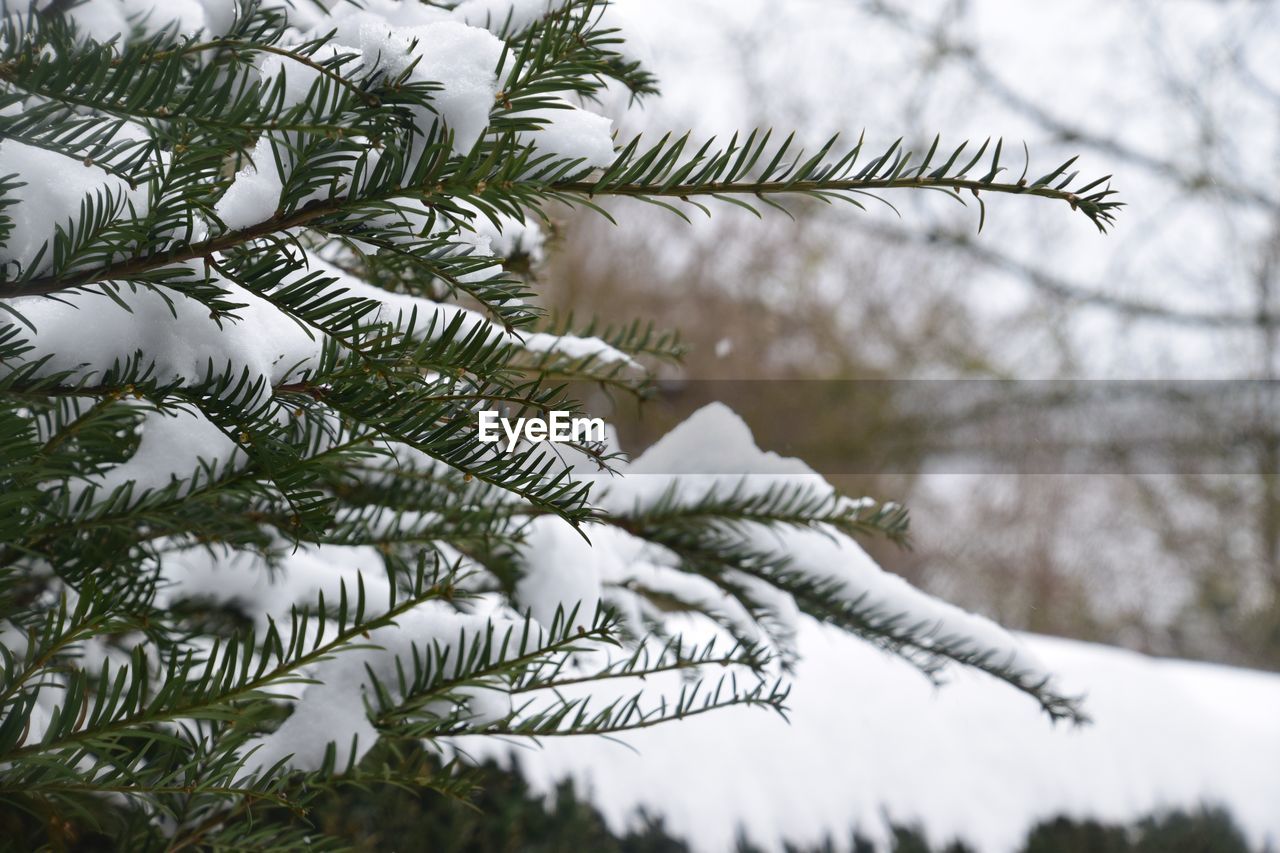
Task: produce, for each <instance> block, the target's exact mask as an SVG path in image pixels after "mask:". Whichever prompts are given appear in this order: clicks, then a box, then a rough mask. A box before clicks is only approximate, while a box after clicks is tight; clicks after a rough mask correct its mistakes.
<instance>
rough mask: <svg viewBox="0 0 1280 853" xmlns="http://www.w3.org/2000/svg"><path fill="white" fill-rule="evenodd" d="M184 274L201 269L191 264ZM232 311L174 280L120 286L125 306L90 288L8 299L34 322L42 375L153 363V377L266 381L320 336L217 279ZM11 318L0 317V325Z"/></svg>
mask: <svg viewBox="0 0 1280 853" xmlns="http://www.w3.org/2000/svg"><path fill="white" fill-rule="evenodd" d="M190 275H192V276H195V277H199V276H201V275H203V271H202V270H200V269H199V268H198V267H197V266H196V265H195V264H192V265H190ZM218 286H219V287H220V288H222V289H223V290H224V291H225V293H226V295H227V298H228V300H229V301H230V302H233V303H236V304H239V305H241V306H242V307H239V308H237V309H236V311H235V313H236V317H238V319H236V318H235V317H229V316H223V317H222V318H221V319H220V320H217V319H214V317H213V316H211V314H210V311H209V308H208V306H206V305H205V304H204V303H202V302H200V301H198V300H196V299H194V298H192V297H190V296H186V295H184V294H183V293H182V292H181V289H180V288H181V279H179V280H178V281H177V282H175V283H174V284H172V285H168V286H166V287H164V288H163V292H161V291H160V290H159V289H152V288H146V287H142V286H130V285H120V289H121V291H122V293H121V296H122V298H123V299H124V300H125V301H126V302H127V303H128V304H129V308H130V310H125V309H124V308H122V307H121V306H120V305H118V304H116V303H115V302H114V301H112V300H111V299H110V298H108V297H107V296H106V295H105V294H103V293H101V292H99V291H97V290H82V291H74V292H64V293H62V294H60V298H59V299H56V300H55V299H48V298H46V297H42V296H29V297H23V298H20V299H16V300H14V301H13V303H12V304H13V307H14V308H16V309H17V310H18V311H19V312H20V313H21V314H22V315H23V316H24V317H25V318H26V319H27V320H28V321H30V323H31V324H32V325H33V326H34V327H35V329H36V331H35V332H34V333H27V335H28V337H29V338H30V343H31V345H32V348H33V349H32V351H31V352H30V353H28V354H27V355H26V356H25V358H26V359H27V360H30V361H34V360H36V359H38V358H40V357H43V356H48V357H49V361H48V362H47V363H46V364H45V365H44V366H43V368H42V371H43V372H44V373H45V374H51V373H57V372H60V371H63V370H69V371H71V373H72V379H73V380H81V379H83V380H84V381H86V382H89V383H92V382H94V381H96V380H97V379H98V378H100V377H101V375H102V372H103V371H104V370H106V369H108V368H110V367H112V366H113V365H121V366H123V365H125V364H126V363H129V362H131V361H132V362H135V363H136V362H140V363H142V364H143V365H154V372H153V374H152V375H153V376H154V377H155V378H156V379H158V380H159V381H161V382H169V381H176V380H181V381H183V382H186V383H189V384H191V383H198V382H201V381H203V380H204V379H205V378H207V377H208V376H209V374H210V371H212V374H213V376H215V377H216V376H219V375H221V374H222V373H224V372H225V371H226V370H228V369H230V370H232V371H234V372H235V373H236V374H240V373H241V372H242V371H247V372H248V374H249V378H250V381H251V382H253V381H259V380H260V381H262V383H263V384H264V386H265V388H266V390H267V391H268V392H269V389H270V387H271V386H272V385H276V384H279V383H281V382H285V381H288V380H289V379H292V378H295V377H298V376H300V375H301V373H302V372H303V371H304V370H306V369H307V368H309V367H312V366H314V364H315V363H316V361H317V360H318V359H319V355H320V349H321V341H320V340H319V338H318V337H316V336H312V335H309V334H308V333H307V332H306V331H305V330H304V329H302V328H301V327H300V326H299V325H298V324H297V323H295V322H294V321H293V320H292V319H290V318H289V317H288V316H287V315H286V314H284V313H283V312H282V311H280V309H278V308H276V307H275V306H274V305H272V304H271V303H270V302H268V301H267V300H265V299H263V298H262V297H260V296H257V295H255V294H253V293H250V292H249V291H247V290H245V289H244V288H242V287H240V286H239V285H237V284H235V283H233V282H229V281H221V280H220V281H218ZM13 322H16V321H14V320H12V319H8V318H6V319H5V320H2V321H0V323H3V324H6V325H7V324H10V323H13Z"/></svg>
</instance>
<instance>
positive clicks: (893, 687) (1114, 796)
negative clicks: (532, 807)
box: [463, 620, 1280, 853]
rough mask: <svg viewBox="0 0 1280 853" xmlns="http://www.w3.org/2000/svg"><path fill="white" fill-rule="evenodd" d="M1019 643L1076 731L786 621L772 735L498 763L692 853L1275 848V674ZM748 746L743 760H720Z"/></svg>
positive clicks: (699, 735) (700, 730)
mask: <svg viewBox="0 0 1280 853" xmlns="http://www.w3.org/2000/svg"><path fill="white" fill-rule="evenodd" d="M1019 640H1020V641H1021V642H1022V643H1023V644H1024V645H1025V646H1026V647H1027V648H1028V649H1029V650H1031V651H1032V652H1034V653H1035V654H1036V655H1037V656H1038V657H1040V658H1041V659H1042V660H1043V661H1044V662H1045V663H1046V664H1047V665H1048V666H1049V667H1051V668H1052V669H1053V671H1054V673H1055V674H1056V676H1057V677H1058V678H1059V679H1061V681H1062V683H1064V684H1066V685H1069V686H1070V687H1072V688H1074V689H1079V690H1087V691H1088V693H1089V708H1090V710H1091V711H1092V712H1093V715H1094V722H1093V724H1092V725H1089V726H1084V727H1081V728H1070V729H1066V728H1063V727H1062V726H1053V725H1051V724H1050V723H1049V722H1048V721H1047V720H1045V719H1044V716H1043V715H1042V714H1039V713H1038V712H1037V709H1036V707H1035V704H1034V703H1032V702H1028V701H1027V700H1026V699H1025V697H1022V696H1020V695H1018V694H1017V693H1013V692H1012V691H1008V690H993V689H991V683H990V679H988V678H986V677H985V676H982V675H980V674H974V673H969V672H964V671H961V672H957V673H956V675H955V678H953V679H951V681H950V682H949V683H948V684H947V685H946V686H945V687H944V688H942V689H941V690H935V689H933V688H932V687H930V685H929V684H928V683H927V682H926V681H924V680H923V679H921V678H920V677H919V675H918V674H917V673H915V672H913V671H912V669H911V667H909V666H906V665H904V664H903V663H902V662H901V661H897V660H894V659H892V658H889V657H886V656H884V655H878V654H876V653H875V652H874V650H871V649H869V648H868V647H867V646H866V644H864V643H860V642H858V641H857V639H856V638H853V637H849V636H847V635H845V634H843V632H840V631H837V630H835V629H833V628H826V627H822V626H819V625H816V624H814V623H813V622H811V621H808V620H806V621H804V622H802V623H801V630H800V635H799V638H798V640H797V645H798V649H799V654H800V661H799V664H798V666H797V669H796V673H795V679H794V680H795V687H794V688H793V689H792V691H791V695H790V697H789V699H788V704H789V705H790V712H789V714H788V721H785V722H784V721H782V720H778V719H776V718H773V717H770V716H766V715H763V714H753V713H751V712H750V711H738V710H736V709H729V710H726V711H725V712H724V713H723V714H717V715H715V716H714V717H711V718H707V719H701V720H690V721H688V723H686V724H684V725H680V726H672V727H668V728H662V729H658V730H654V731H646V732H637V733H635V734H633V735H630V736H628V738H627V745H626V746H623V745H620V744H617V743H610V742H607V741H595V740H591V741H581V740H579V741H573V742H572V743H552V744H548V745H547V746H546V747H545V748H543V749H538V750H530V749H516V750H513V751H511V752H510V753H506V752H504V751H502V750H498V749H495V748H494V746H493V745H492V744H482V743H478V742H465V743H464V744H463V746H464V747H465V748H467V749H474V750H476V751H477V752H479V753H480V754H493V755H495V756H498V757H501V758H502V759H503V760H510V759H512V758H514V759H515V760H516V761H518V762H519V763H520V766H521V769H522V771H523V773H524V774H525V776H526V777H527V778H528V779H530V781H531V782H533V783H534V785H535V786H536V788H538V789H539V790H540V791H543V792H546V793H550V792H551V791H552V790H553V789H554V786H555V783H557V782H559V781H560V780H562V779H564V778H566V777H572V778H574V779H575V780H576V781H577V782H578V783H579V790H584V791H590V792H591V800H592V803H593V804H594V805H595V806H596V807H597V808H599V809H600V810H601V812H603V814H604V816H605V818H606V819H607V820H608V822H609V825H610V827H611V828H612V829H613V830H614V831H615V832H619V833H621V832H624V831H625V830H627V829H629V828H635V826H636V824H638V823H639V816H640V814H641V813H642V811H643V813H644V814H648V815H649V816H650V817H651V818H652V817H660V818H662V820H663V824H664V826H665V828H666V830H667V832H668V833H670V834H671V835H672V836H674V837H676V838H679V839H681V840H684V841H687V842H688V843H689V844H690V846H691V847H692V848H693V849H694V850H697V851H699V853H718V851H721V850H727V849H732V848H733V844H734V841H735V839H736V837H737V834H738V833H739V832H741V833H742V834H743V835H745V836H746V837H747V838H748V839H750V841H751V842H752V844H753V846H754V847H755V848H757V849H761V850H769V851H773V850H783V849H787V848H786V846H785V845H787V844H791V845H793V847H792V848H790V849H795V848H796V847H799V848H802V849H806V848H809V849H811V848H814V847H818V846H819V845H821V844H822V843H823V841H824V840H834V841H835V842H836V849H837V850H839V849H846V848H844V847H843V846H842V844H843V843H845V842H846V840H847V839H848V838H849V837H850V835H851V834H852V831H853V830H854V829H856V830H857V831H858V833H859V834H860V835H862V836H863V837H864V838H866V839H868V840H871V841H874V842H875V843H876V844H877V849H881V850H888V849H893V844H892V839H893V835H892V827H894V826H910V827H916V828H918V829H919V830H921V831H922V832H923V834H924V835H925V837H926V838H927V839H928V840H929V842H930V843H931V845H932V849H935V850H941V849H945V848H946V846H947V845H949V844H951V843H952V842H954V841H957V840H958V841H962V842H964V843H965V844H966V845H967V846H968V847H969V848H970V849H973V850H979V851H982V853H1014V851H1020V850H1025V849H1026V846H1025V845H1026V841H1027V833H1028V831H1029V830H1030V829H1031V828H1032V827H1034V826H1035V825H1036V824H1038V823H1040V822H1042V821H1052V820H1056V819H1058V818H1062V817H1067V818H1070V819H1074V820H1079V821H1085V820H1094V821H1098V822H1101V823H1103V824H1107V825H1131V824H1134V823H1136V822H1138V821H1140V820H1143V819H1145V818H1148V817H1151V816H1159V815H1161V814H1162V813H1164V812H1166V811H1170V810H1176V809H1181V810H1185V811H1188V812H1194V811H1197V810H1198V809H1200V808H1202V807H1214V808H1222V809H1225V810H1227V812H1228V813H1229V814H1230V815H1231V818H1232V820H1234V821H1235V822H1236V824H1237V825H1238V826H1239V827H1240V829H1241V830H1242V831H1243V832H1244V834H1245V836H1246V838H1247V839H1248V842H1249V845H1250V849H1255V850H1274V849H1276V846H1277V844H1280V810H1277V809H1276V807H1275V804H1276V803H1277V802H1280V762H1276V761H1275V757H1276V755H1278V754H1280V719H1277V716H1276V714H1275V713H1274V712H1275V709H1276V707H1278V706H1280V676H1277V675H1276V674H1274V673H1264V672H1256V671H1251V670H1244V669H1234V668H1231V667H1224V666H1214V665H1210V664H1203V663H1193V662H1190V661H1182V660H1165V659H1158V658H1149V657H1145V656H1143V655H1138V654H1134V653H1132V652H1128V651H1124V650H1121V649H1115V648H1109V647H1106V646H1098V645H1092V644H1088V643H1079V642H1072V641H1069V640H1062V639H1058V638H1051V637H1042V636H1037V635H1032V634H1026V635H1019ZM741 743H750V744H752V745H753V746H752V748H751V749H748V750H744V749H739V748H737V745H738V744H741Z"/></svg>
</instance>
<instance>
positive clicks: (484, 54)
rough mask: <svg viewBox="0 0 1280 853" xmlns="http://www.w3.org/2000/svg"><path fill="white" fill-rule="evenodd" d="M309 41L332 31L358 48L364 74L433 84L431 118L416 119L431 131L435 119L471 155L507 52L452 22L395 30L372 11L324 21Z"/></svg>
mask: <svg viewBox="0 0 1280 853" xmlns="http://www.w3.org/2000/svg"><path fill="white" fill-rule="evenodd" d="M319 29H323V30H324V32H319V31H317V32H314V33H312V36H313V37H318V36H321V35H325V34H327V32H328V31H329V30H336V39H337V41H339V42H341V43H344V44H352V45H358V46H359V48H360V51H361V53H362V56H363V63H364V70H365V71H366V72H367V73H370V74H372V73H382V74H385V75H387V76H390V77H398V76H399V75H401V74H403V73H404V72H405V71H406V70H409V69H410V68H412V71H411V72H410V75H409V76H410V79H411V80H414V81H420V82H428V83H435V84H437V85H438V86H439V87H440V89H439V91H437V92H434V93H433V94H432V96H431V102H432V108H433V112H432V113H428V114H425V115H421V116H419V118H418V120H419V123H421V124H423V125H430V124H431V123H432V122H433V121H435V120H436V119H437V117H438V118H439V119H441V120H443V121H444V123H445V125H446V126H447V127H448V128H450V129H451V130H452V131H453V147H454V150H455V151H456V152H458V153H459V154H462V153H465V152H467V151H469V150H471V147H472V146H473V145H475V143H476V141H477V140H478V139H479V138H480V134H482V133H483V132H484V130H485V128H487V127H488V126H489V112H490V110H492V109H493V104H494V98H495V96H496V95H497V94H498V74H497V69H498V61H499V60H500V59H501V58H502V54H503V51H505V50H506V46H505V45H504V43H503V42H502V40H501V39H499V38H497V37H496V36H494V35H493V34H492V33H490V32H489V31H488V30H485V29H481V28H479V27H471V26H467V25H466V24H464V23H460V22H458V21H452V20H441V21H436V22H434V23H427V24H424V25H420V26H396V25H394V24H392V23H390V22H389V21H388V20H387V18H385V17H383V16H380V15H377V14H375V13H374V12H371V11H362V10H354V9H353V10H352V11H350V12H348V13H347V14H345V15H342V14H339V15H335V16H334V18H333V19H332V20H331V21H330V20H326V21H325V22H324V23H322V24H321V25H320V27H319Z"/></svg>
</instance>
